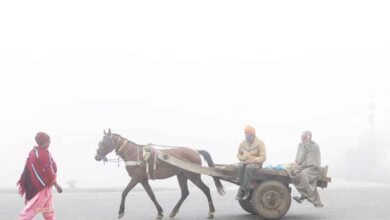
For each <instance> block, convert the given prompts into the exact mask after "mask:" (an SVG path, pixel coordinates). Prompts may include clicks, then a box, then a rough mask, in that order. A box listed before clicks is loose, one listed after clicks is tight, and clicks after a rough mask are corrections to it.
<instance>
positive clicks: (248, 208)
mask: <svg viewBox="0 0 390 220" xmlns="http://www.w3.org/2000/svg"><path fill="white" fill-rule="evenodd" d="M238 203H239V204H240V206H241V208H242V209H244V210H245V211H247V212H248V213H250V214H254V215H256V214H257V213H256V211H255V210H254V209H253V207H252V203H251V197H249V198H248V199H245V200H238Z"/></svg>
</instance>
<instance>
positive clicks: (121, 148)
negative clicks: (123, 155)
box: [118, 140, 128, 153]
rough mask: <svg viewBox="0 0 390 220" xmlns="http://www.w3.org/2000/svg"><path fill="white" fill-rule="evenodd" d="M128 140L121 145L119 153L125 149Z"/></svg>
mask: <svg viewBox="0 0 390 220" xmlns="http://www.w3.org/2000/svg"><path fill="white" fill-rule="evenodd" d="M127 142H128V141H127V140H125V141H123V143H122V144H121V146H119V148H118V153H119V152H121V151H122V150H123V147H124V146H125V145H126V144H127Z"/></svg>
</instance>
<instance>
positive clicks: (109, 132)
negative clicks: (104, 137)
mask: <svg viewBox="0 0 390 220" xmlns="http://www.w3.org/2000/svg"><path fill="white" fill-rule="evenodd" d="M108 136H111V129H110V128H109V129H108Z"/></svg>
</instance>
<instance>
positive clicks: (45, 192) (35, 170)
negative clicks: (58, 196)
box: [18, 132, 62, 220]
mask: <svg viewBox="0 0 390 220" xmlns="http://www.w3.org/2000/svg"><path fill="white" fill-rule="evenodd" d="M35 141H36V142H37V144H38V146H36V147H34V148H33V149H32V150H31V151H30V153H29V156H28V158H27V161H26V164H25V167H24V170H23V173H22V175H21V177H20V180H19V181H18V186H19V194H20V195H21V196H23V195H24V196H25V203H26V206H25V207H24V209H23V210H22V212H21V213H20V218H19V219H20V220H31V219H33V218H34V216H35V215H36V214H38V213H42V215H43V217H44V219H45V220H54V219H55V217H54V209H53V196H52V187H53V186H55V187H56V189H57V191H58V192H59V193H61V192H62V188H61V187H60V186H59V185H58V184H57V182H56V177H57V165H56V163H55V162H54V160H53V158H52V157H51V154H50V152H49V150H48V148H49V145H50V137H49V135H47V134H45V133H43V132H39V133H38V134H37V135H36V136H35Z"/></svg>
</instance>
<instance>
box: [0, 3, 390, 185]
mask: <svg viewBox="0 0 390 220" xmlns="http://www.w3.org/2000/svg"><path fill="white" fill-rule="evenodd" d="M389 6H390V5H389V2H388V1H340V0H338V1H323V2H319V1H272V2H259V1H239V2H236V1H163V2H162V1H142V2H128V1H115V2H113V1H110V2H108V1H107V2H106V1H67V2H62V3H60V2H53V1H34V2H31V1H2V2H1V3H0V76H1V79H0V97H1V99H0V100H1V107H0V138H1V143H0V154H1V159H0V180H1V181H0V187H2V188H14V187H15V185H16V182H17V180H18V179H19V176H20V174H21V172H22V170H23V166H24V162H25V159H26V157H27V155H28V152H29V151H30V150H31V148H32V147H33V146H34V145H35V141H34V137H35V134H36V132H38V131H44V132H47V133H49V134H50V135H51V138H52V144H51V147H50V151H51V152H52V154H53V157H54V158H55V160H56V161H57V164H58V166H59V174H58V181H59V182H60V183H62V184H63V185H64V186H66V182H67V181H70V180H75V181H76V186H77V187H94V188H96V187H124V186H125V185H126V183H127V182H128V180H129V178H128V176H127V173H126V172H125V170H124V165H123V164H121V166H120V167H119V168H117V165H116V164H108V165H106V166H103V164H102V163H101V162H100V163H98V162H96V161H95V160H94V158H93V156H94V155H95V151H96V149H97V144H98V142H99V141H100V140H101V138H102V136H103V129H107V128H111V129H112V131H113V132H114V133H118V134H121V135H122V136H124V137H126V138H128V139H130V140H132V141H134V142H136V143H139V144H146V143H155V144H163V145H174V146H189V147H193V148H195V149H205V150H207V151H209V152H210V153H211V155H212V156H213V159H214V161H215V162H216V163H235V162H237V161H236V152H237V148H238V145H239V143H240V141H241V140H242V139H243V138H244V135H243V129H244V127H245V126H246V125H252V126H254V127H255V128H256V129H257V136H258V137H259V138H260V139H262V140H263V141H264V142H265V144H266V147H267V157H268V158H267V163H268V164H274V165H276V164H278V163H286V162H292V161H293V160H294V158H295V153H296V149H297V145H298V143H299V141H300V134H301V132H302V131H303V130H311V131H312V132H313V139H314V140H315V141H316V142H317V143H318V144H319V146H320V147H321V151H322V163H323V164H324V165H325V164H327V165H329V167H330V168H329V175H330V176H332V177H334V182H335V183H337V181H340V182H342V181H354V182H362V181H366V182H367V181H368V182H376V183H384V184H388V183H389V182H390V168H389V167H390V162H389V159H390V119H389V117H390V102H389V100H390V88H389V80H388V79H387V78H388V75H389V73H390V62H389V61H390V43H389V39H390V14H389V13H388V12H389V10H390V7H389ZM109 157H110V158H115V155H114V154H111V155H109ZM171 181H174V182H176V178H172V180H171ZM168 183H169V182H165V185H168ZM155 184H158V183H157V182H156V183H155Z"/></svg>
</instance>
